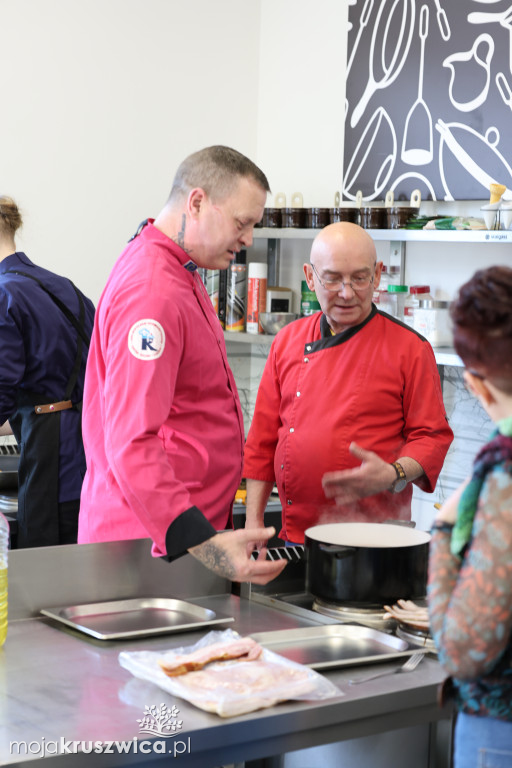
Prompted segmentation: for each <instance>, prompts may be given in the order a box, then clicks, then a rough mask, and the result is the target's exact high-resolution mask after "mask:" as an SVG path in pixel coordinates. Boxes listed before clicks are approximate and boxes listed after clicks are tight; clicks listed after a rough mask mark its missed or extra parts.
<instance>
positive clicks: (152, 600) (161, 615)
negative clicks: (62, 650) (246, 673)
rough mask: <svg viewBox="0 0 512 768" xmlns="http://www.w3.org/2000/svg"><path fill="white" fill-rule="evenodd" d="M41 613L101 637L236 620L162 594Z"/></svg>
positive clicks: (139, 634)
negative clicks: (164, 596) (160, 595)
mask: <svg viewBox="0 0 512 768" xmlns="http://www.w3.org/2000/svg"><path fill="white" fill-rule="evenodd" d="M41 613H43V614H44V615H45V616H49V617H50V618H52V619H55V620H56V621H60V622H61V623H62V624H66V625H67V626H68V627H73V628H74V629H78V630H80V632H85V633H86V634H87V635H92V637H96V638H97V639H99V640H118V639H120V638H129V637H144V636H146V635H164V634H169V633H171V632H185V631H187V630H191V629H198V628H202V627H207V626H211V625H212V624H225V623H228V622H232V621H234V618H233V617H232V616H220V615H218V614H216V613H215V611H211V610H209V609H208V608H202V607H201V606H199V605H194V604H193V603H187V602H184V601H183V600H176V599H174V598H172V599H170V598H163V597H147V598H134V599H130V600H112V601H109V602H104V603H87V604H84V605H67V606H58V607H55V608H43V609H41Z"/></svg>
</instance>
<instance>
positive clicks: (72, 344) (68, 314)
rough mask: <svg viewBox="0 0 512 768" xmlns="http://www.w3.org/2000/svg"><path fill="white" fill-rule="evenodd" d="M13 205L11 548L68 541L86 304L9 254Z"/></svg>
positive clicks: (5, 376)
mask: <svg viewBox="0 0 512 768" xmlns="http://www.w3.org/2000/svg"><path fill="white" fill-rule="evenodd" d="M21 225H22V217H21V214H20V212H19V210H18V207H17V205H16V203H15V202H14V201H13V200H12V199H11V198H9V197H7V196H0V350H1V353H0V354H1V365H0V425H1V424H4V423H5V422H6V421H8V422H9V425H10V427H11V429H12V432H13V434H14V436H15V438H16V440H17V442H18V445H19V448H20V462H19V470H18V482H19V489H18V536H17V546H18V547H19V548H21V547H40V546H50V545H53V544H71V543H74V542H76V539H77V527H78V510H79V506H80V490H81V487H82V481H83V477H84V475H85V468H86V467H85V454H84V449H83V444H82V431H81V404H82V394H83V384H84V377H85V366H86V361H87V353H88V348H89V340H90V337H91V333H92V327H93V322H94V305H93V303H92V302H91V301H90V300H89V299H88V298H87V297H86V296H84V294H83V293H81V291H79V290H78V288H76V286H75V285H73V283H72V282H71V281H70V280H68V279H67V278H65V277H62V276H60V275H56V274H55V273H53V272H50V271H49V270H47V269H43V268H42V267H38V266H37V265H36V264H34V263H33V262H32V261H30V259H29V258H27V256H26V255H25V254H24V253H21V252H19V251H16V245H15V240H14V236H15V233H16V231H17V230H18V229H19V228H20V227H21Z"/></svg>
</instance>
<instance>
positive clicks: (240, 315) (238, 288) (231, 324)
mask: <svg viewBox="0 0 512 768" xmlns="http://www.w3.org/2000/svg"><path fill="white" fill-rule="evenodd" d="M246 260H247V252H246V251H240V252H239V253H237V254H236V257H235V260H234V261H232V262H231V265H230V267H229V271H228V300H227V307H226V331H238V332H240V331H243V330H244V329H245V302H246V298H247V265H246Z"/></svg>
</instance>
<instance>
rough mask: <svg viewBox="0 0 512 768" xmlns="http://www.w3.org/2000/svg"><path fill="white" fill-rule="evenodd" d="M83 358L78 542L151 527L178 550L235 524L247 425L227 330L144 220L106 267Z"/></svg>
mask: <svg viewBox="0 0 512 768" xmlns="http://www.w3.org/2000/svg"><path fill="white" fill-rule="evenodd" d="M88 363H89V364H88V366H87V372H86V379H85V392H84V406H83V436H84V446H85V453H86V459H87V473H86V476H85V480H84V484H83V487H82V496H81V504H80V516H79V532H78V541H79V543H85V542H94V541H113V540H117V539H133V538H145V537H150V538H151V539H152V540H153V542H154V547H153V554H155V555H169V556H171V557H175V556H178V555H180V554H183V552H185V551H186V550H187V549H188V548H189V547H190V546H194V545H196V544H200V543H202V541H204V540H206V539H208V538H210V537H211V536H212V535H213V534H214V533H215V531H217V530H222V529H224V528H227V527H231V510H232V504H233V499H234V497H235V493H236V490H237V488H238V485H239V483H240V478H241V474H242V451H243V440H244V432H243V418H242V411H241V407H240V402H239V399H238V394H237V390H236V385H235V382H234V378H233V375H232V372H231V369H230V367H229V364H228V361H227V356H226V348H225V344H224V338H223V335H222V329H221V326H220V323H219V321H218V318H217V316H216V314H215V311H214V309H213V306H212V302H211V300H210V298H209V296H208V294H207V293H206V290H205V287H204V285H203V283H202V281H201V279H200V277H199V275H198V273H197V271H196V270H195V265H194V264H193V263H192V262H191V261H190V259H189V258H188V256H187V254H186V253H185V252H184V251H183V250H182V249H181V248H180V247H179V246H178V245H176V243H174V242H173V241H172V240H170V239H169V238H168V237H167V236H166V235H164V234H163V233H162V232H160V231H159V230H158V229H157V228H156V227H154V226H153V225H152V224H151V223H150V224H148V225H147V226H146V227H145V228H144V229H143V230H142V232H141V234H139V235H138V236H137V237H136V238H135V239H134V240H132V241H131V242H130V243H129V244H128V246H127V247H126V248H125V250H124V252H123V253H122V254H121V256H120V258H119V259H118V261H117V263H116V265H115V266H114V269H113V270H112V273H111V275H110V277H109V279H108V282H107V285H106V287H105V290H104V291H103V294H102V296H101V299H100V302H99V305H98V310H97V314H96V322H95V325H94V331H93V336H92V341H91V348H90V352H89V361H88Z"/></svg>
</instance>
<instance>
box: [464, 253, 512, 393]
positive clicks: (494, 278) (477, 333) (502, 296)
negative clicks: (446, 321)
mask: <svg viewBox="0 0 512 768" xmlns="http://www.w3.org/2000/svg"><path fill="white" fill-rule="evenodd" d="M450 315H451V319H452V323H453V343H454V347H455V351H456V352H457V354H458V355H459V357H460V358H461V359H462V361H463V363H464V365H465V366H466V367H467V368H470V369H473V370H474V371H476V372H477V373H479V374H481V375H482V376H484V377H485V378H487V379H489V381H490V382H491V383H493V384H495V386H497V387H498V389H501V390H502V391H503V392H505V393H507V394H512V269H510V268H509V267H502V266H499V267H496V266H495V267H489V268H488V269H480V270H478V271H477V272H475V274H474V275H473V277H472V278H471V280H468V282H467V283H464V285H463V286H462V287H461V288H460V289H459V293H458V296H457V298H456V299H455V301H454V302H453V303H452V305H451V307H450Z"/></svg>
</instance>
